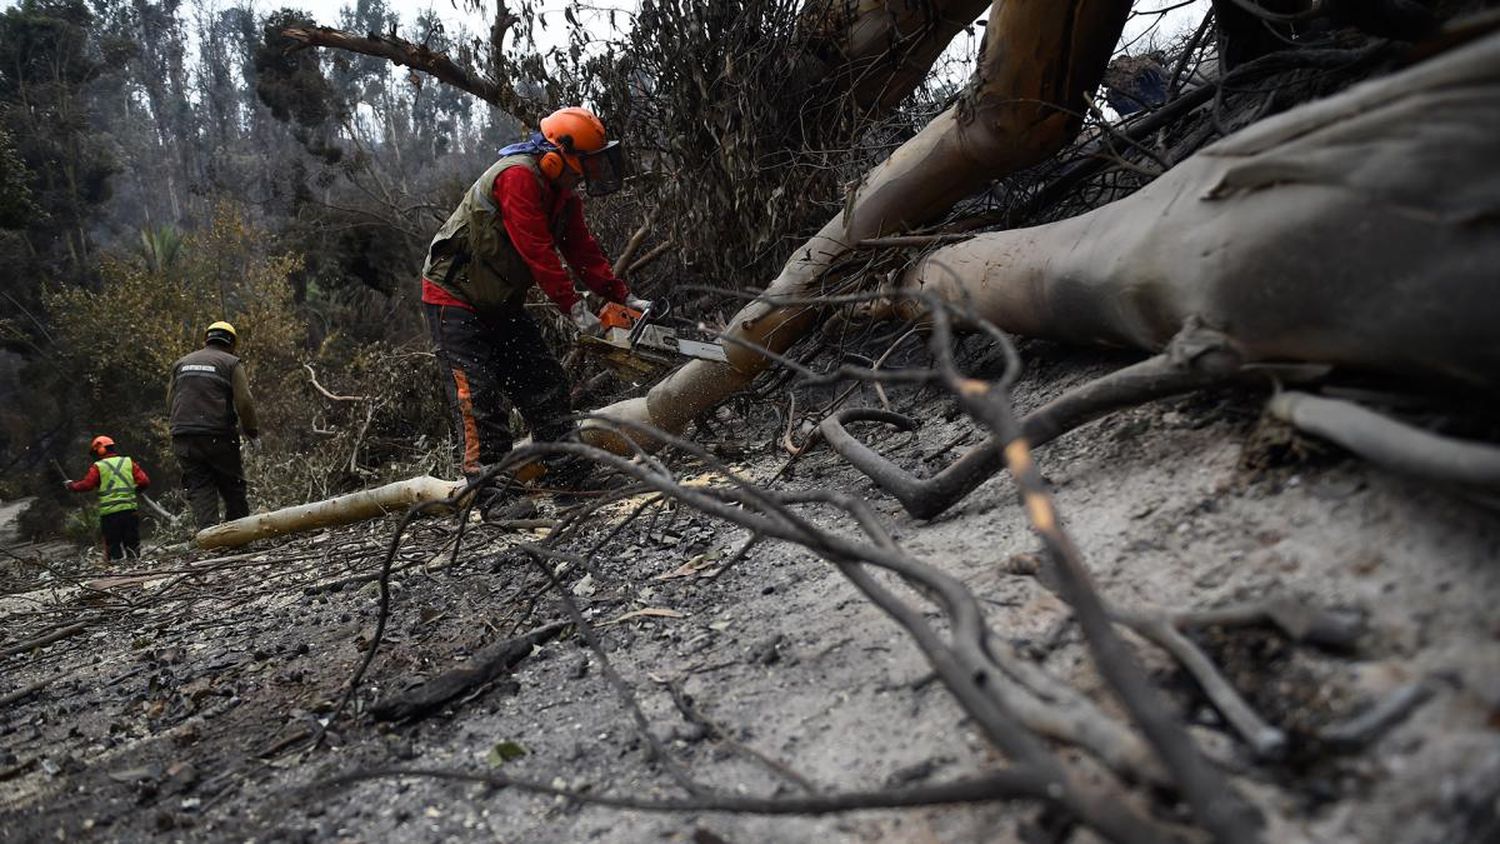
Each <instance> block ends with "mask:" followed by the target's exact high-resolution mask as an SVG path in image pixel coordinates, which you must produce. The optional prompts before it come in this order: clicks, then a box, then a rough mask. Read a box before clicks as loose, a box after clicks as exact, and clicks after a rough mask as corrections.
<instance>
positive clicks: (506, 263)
mask: <svg viewBox="0 0 1500 844" xmlns="http://www.w3.org/2000/svg"><path fill="white" fill-rule="evenodd" d="M512 167H525V168H526V169H528V170H530V171H531V172H532V175H534V176H536V179H537V182H538V183H539V184H540V185H541V187H542V193H543V195H546V196H550V195H551V194H552V191H553V188H552V186H551V185H549V184H547V180H546V177H544V176H543V175H542V171H541V169H540V168H539V167H538V166H537V163H536V157H535V156H533V155H527V154H521V155H508V156H506V157H504V158H502V159H500V160H499V161H496V162H495V163H494V164H491V165H490V167H489V169H488V170H485V171H484V175H482V176H480V177H479V179H478V180H477V181H475V182H474V184H473V185H471V186H470V187H469V189H468V191H466V192H465V193H464V198H463V201H462V202H460V203H459V204H458V207H457V208H455V209H454V210H453V213H452V214H451V215H449V216H448V221H447V222H446V223H443V227H442V228H440V229H438V233H437V235H436V236H434V237H433V238H432V245H431V246H429V247H427V262H426V263H425V264H423V265H422V276H423V277H424V278H426V279H427V280H428V281H431V282H432V283H433V284H436V285H437V286H438V287H441V288H443V290H445V291H447V292H448V293H450V294H452V295H453V296H456V297H458V298H459V299H462V300H464V301H465V302H468V303H469V304H471V305H473V306H474V309H475V310H478V311H492V310H497V309H499V308H501V307H503V306H505V305H508V304H509V305H515V304H519V303H520V301H521V297H522V296H523V295H524V294H525V292H526V289H527V288H528V287H530V286H531V285H532V282H533V279H532V277H531V267H529V266H528V265H527V264H526V260H525V259H524V258H522V257H521V253H520V252H517V251H516V247H515V246H514V245H513V244H512V243H511V242H510V235H508V234H506V233H505V226H504V225H503V224H502V223H501V222H500V206H499V205H498V204H497V203H496V202H495V196H494V189H495V180H496V179H498V178H500V174H501V173H503V172H505V171H506V170H509V169H510V168H512ZM556 217H557V218H556V219H549V220H548V224H549V228H550V229H551V230H552V239H553V241H554V242H557V241H559V240H561V234H562V232H561V231H560V229H561V227H562V225H563V222H564V220H563V215H561V214H558V215H556Z"/></svg>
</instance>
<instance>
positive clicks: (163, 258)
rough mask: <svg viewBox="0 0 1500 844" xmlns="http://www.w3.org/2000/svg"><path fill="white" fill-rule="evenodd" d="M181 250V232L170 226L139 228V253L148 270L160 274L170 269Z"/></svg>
mask: <svg viewBox="0 0 1500 844" xmlns="http://www.w3.org/2000/svg"><path fill="white" fill-rule="evenodd" d="M181 250H182V232H179V231H178V230H177V229H175V228H173V227H172V226H157V227H156V228H154V229H142V230H141V255H142V257H144V258H145V260H146V269H147V270H148V271H150V272H152V273H155V274H157V275H161V274H164V273H165V272H166V271H167V270H170V269H172V265H173V264H175V263H176V262H177V255H178V253H179V252H180V251H181Z"/></svg>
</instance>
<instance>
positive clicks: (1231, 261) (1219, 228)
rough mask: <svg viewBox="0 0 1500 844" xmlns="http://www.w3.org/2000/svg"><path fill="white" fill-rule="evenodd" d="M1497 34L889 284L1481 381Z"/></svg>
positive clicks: (1048, 315) (1037, 320) (995, 316)
mask: <svg viewBox="0 0 1500 844" xmlns="http://www.w3.org/2000/svg"><path fill="white" fill-rule="evenodd" d="M1497 133H1500V36H1494V35H1492V36H1489V37H1487V38H1485V39H1484V40H1482V41H1478V42H1475V43H1473V44H1470V45H1468V46H1466V47H1463V48H1460V49H1456V50H1453V51H1452V52H1450V53H1447V54H1444V55H1441V56H1439V57H1437V58H1434V59H1432V60H1429V61H1427V62H1425V63H1423V64H1420V65H1417V66H1415V67H1413V68H1410V69H1407V70H1405V71H1403V72H1401V73H1399V74H1397V75H1394V76H1388V77H1384V78H1380V79H1376V80H1373V81H1369V82H1366V83H1363V84H1361V85H1358V86H1355V87H1354V88H1351V89H1349V90H1348V91H1346V92H1344V93H1342V94H1339V95H1337V96H1334V97H1331V98H1329V99H1326V100H1322V101H1319V102H1316V103H1311V104H1307V105H1304V106H1301V107H1299V108H1296V109H1293V110H1291V111H1288V112H1286V113H1285V114H1282V115H1278V116H1276V117H1272V118H1268V119H1266V120H1264V121H1261V122H1259V123H1257V124H1255V125H1253V126H1251V127H1249V128H1248V129H1245V130H1244V131H1241V132H1239V133H1237V134H1235V135H1233V136H1231V137H1229V138H1227V139H1225V140H1224V141H1221V142H1219V143H1217V144H1214V145H1212V146H1210V147H1207V148H1205V149H1203V150H1202V151H1200V152H1199V153H1197V154H1196V155H1194V156H1192V157H1190V158H1188V159H1187V160H1185V161H1183V163H1182V164H1180V165H1178V166H1177V167H1175V168H1173V169H1172V170H1170V171H1168V172H1167V173H1166V174H1165V175H1163V176H1162V177H1161V178H1159V179H1157V180H1156V181H1155V182H1153V183H1151V184H1150V185H1148V186H1146V187H1145V188H1143V189H1142V190H1140V191H1139V192H1137V193H1135V194H1133V195H1131V196H1130V197H1127V198H1125V199H1122V200H1120V201H1118V202H1115V203H1113V204H1111V205H1107V206H1104V207H1103V208H1099V209H1097V210H1095V211H1092V212H1090V213H1088V214H1084V215H1082V216H1079V217H1075V218H1072V219H1068V220H1063V221H1060V222H1057V223H1052V224H1048V225H1044V226H1037V227H1034V228H1030V229H1022V230H1016V231H1007V232H997V233H992V234H984V235H980V236H978V237H975V238H973V239H972V240H969V241H966V242H964V243H961V244H957V245H954V246H948V247H945V248H942V249H939V250H936V251H934V252H932V253H931V254H930V255H928V256H927V257H925V258H924V259H923V260H922V261H920V262H919V263H918V264H916V265H915V266H914V267H913V268H912V269H911V270H910V271H909V272H908V274H907V277H906V283H907V284H909V285H911V286H915V287H920V288H922V289H923V290H925V291H928V292H930V293H936V294H938V295H939V296H941V297H942V298H943V299H945V300H948V301H952V302H959V301H965V302H967V303H969V304H971V305H972V307H973V308H974V309H975V311H976V312H977V314H978V315H979V316H981V317H983V318H985V319H987V320H990V321H991V322H993V323H995V324H996V325H998V326H1000V327H1001V328H1003V329H1005V330H1007V331H1012V332H1015V333H1018V334H1026V335H1030V336H1039V337H1051V338H1055V339H1059V340H1065V341H1071V342H1080V343H1102V344H1108V345H1120V346H1133V347H1137V348H1141V349H1147V350H1152V351H1155V350H1159V349H1160V348H1162V347H1163V346H1164V345H1165V344H1166V342H1167V341H1168V340H1169V339H1170V338H1171V337H1172V336H1173V335H1174V334H1175V333H1176V332H1177V331H1178V329H1179V328H1181V327H1182V326H1183V324H1184V323H1186V322H1187V321H1188V319H1189V318H1191V317H1197V318H1199V319H1201V320H1202V321H1203V322H1204V323H1206V324H1207V325H1209V326H1212V327H1215V328H1217V329H1219V330H1221V331H1223V332H1224V333H1226V334H1227V335H1229V337H1230V338H1231V339H1232V340H1233V341H1234V342H1235V343H1236V345H1237V347H1238V348H1239V349H1240V350H1241V351H1242V352H1243V354H1244V355H1245V357H1246V359H1247V360H1250V361H1256V360H1260V361H1267V360H1294V361H1305V362H1312V363H1325V364H1332V365H1341V366H1347V367H1351V368H1357V369H1361V370H1369V371H1375V372H1378V373H1385V374H1392V375H1404V376H1427V377H1431V376H1437V377H1439V378H1442V379H1447V380H1450V381H1457V382H1461V383H1466V384H1470V385H1474V386H1479V387H1482V388H1485V389H1489V390H1495V389H1497V388H1500V344H1496V343H1495V342H1494V327H1495V325H1497V324H1500V297H1497V296H1496V295H1495V284H1494V268H1495V267H1496V266H1500V223H1497V221H1500V163H1497V160H1496V158H1495V156H1494V138H1495V137H1496V136H1497Z"/></svg>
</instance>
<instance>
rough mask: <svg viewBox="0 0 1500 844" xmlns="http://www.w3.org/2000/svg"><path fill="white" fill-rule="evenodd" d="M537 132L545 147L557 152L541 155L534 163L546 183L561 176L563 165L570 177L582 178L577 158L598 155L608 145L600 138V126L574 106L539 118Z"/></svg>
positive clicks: (598, 122) (602, 127)
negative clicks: (596, 153)
mask: <svg viewBox="0 0 1500 844" xmlns="http://www.w3.org/2000/svg"><path fill="white" fill-rule="evenodd" d="M538 128H540V129H541V130H542V137H544V138H546V139H547V143H549V144H552V145H553V146H555V147H557V149H558V151H557V152H549V153H547V154H546V155H543V156H542V157H541V159H540V161H539V162H538V163H539V164H540V165H541V168H542V173H544V174H546V176H547V178H549V179H555V178H557V177H558V176H560V175H562V168H563V164H564V163H566V164H567V165H568V168H569V169H571V170H572V171H573V172H574V173H577V174H578V175H580V176H582V175H583V161H582V159H581V158H580V154H582V155H587V154H589V153H592V152H598V151H600V150H602V149H604V148H605V146H606V145H608V143H609V141H608V139H607V138H606V137H605V135H604V122H603V121H601V120H600V119H599V118H598V117H595V116H594V113H593V112H592V111H589V110H588V109H586V108H579V107H578V106H571V107H569V108H560V109H558V110H557V111H554V112H552V113H551V114H549V115H547V116H546V117H543V118H542V122H541V125H540V126H539V127H538Z"/></svg>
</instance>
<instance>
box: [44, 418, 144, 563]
mask: <svg viewBox="0 0 1500 844" xmlns="http://www.w3.org/2000/svg"><path fill="white" fill-rule="evenodd" d="M89 454H91V455H92V456H93V457H94V465H92V466H90V467H89V471H88V474H86V475H84V476H83V478H82V479H81V480H77V481H64V482H63V485H64V486H66V487H67V488H68V491H69V492H88V491H89V490H91V489H97V490H99V529H100V530H101V531H102V532H103V533H104V550H105V553H106V554H107V555H108V556H109V559H111V560H119V559H123V558H124V557H127V556H130V557H139V556H140V555H141V525H140V519H138V518H136V497H135V494H136V492H137V491H138V490H144V489H145V488H146V487H149V486H151V479H150V478H148V477H146V471H145V470H144V469H142V468H141V464H139V463H137V462H135V461H134V460H131V459H130V458H129V457H126V456H125V455H123V454H119V453H118V452H117V451H116V450H115V441H114V440H112V439H110V438H109V437H103V436H100V437H94V440H93V442H91V443H89Z"/></svg>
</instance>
